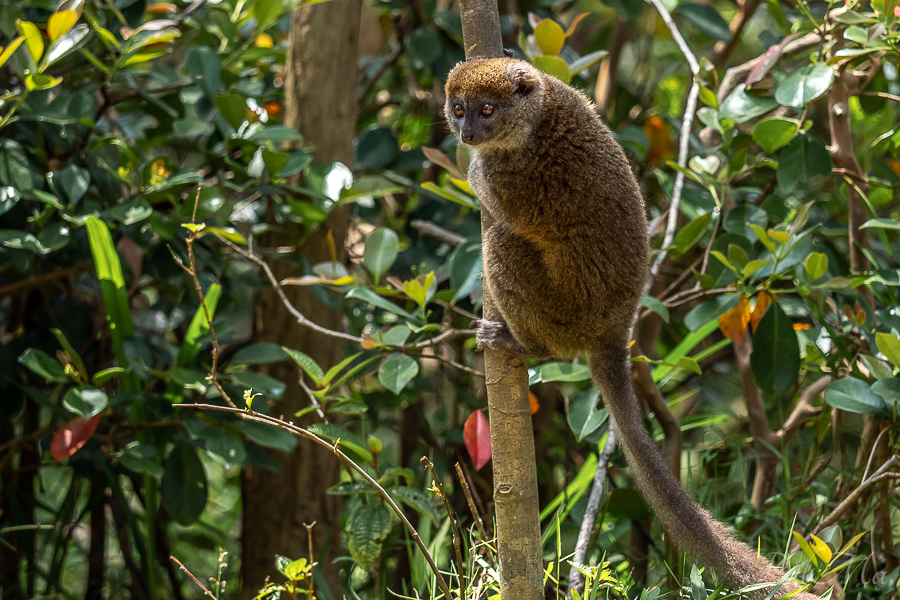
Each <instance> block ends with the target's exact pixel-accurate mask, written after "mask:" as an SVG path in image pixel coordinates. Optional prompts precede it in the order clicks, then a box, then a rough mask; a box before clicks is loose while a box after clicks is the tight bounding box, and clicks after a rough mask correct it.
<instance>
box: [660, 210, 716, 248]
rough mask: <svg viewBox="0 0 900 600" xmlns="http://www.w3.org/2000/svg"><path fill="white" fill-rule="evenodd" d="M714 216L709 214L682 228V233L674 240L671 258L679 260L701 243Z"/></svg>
mask: <svg viewBox="0 0 900 600" xmlns="http://www.w3.org/2000/svg"><path fill="white" fill-rule="evenodd" d="M712 216H713V215H712V212H708V213H706V214H703V215H700V216H699V217H697V218H696V219H694V220H693V221H691V222H690V223H688V224H687V225H685V226H684V227H682V228H681V231H679V232H678V234H677V235H675V239H674V240H672V249H671V250H669V256H671V257H672V258H673V259H675V258H678V257H679V256H681V255H682V254H684V253H685V252H687V251H688V250H690V249H691V248H692V247H693V246H694V244H696V243H697V242H699V241H700V240H701V239H702V238H703V235H704V234H705V233H706V228H707V227H708V226H709V222H710V220H711V219H712Z"/></svg>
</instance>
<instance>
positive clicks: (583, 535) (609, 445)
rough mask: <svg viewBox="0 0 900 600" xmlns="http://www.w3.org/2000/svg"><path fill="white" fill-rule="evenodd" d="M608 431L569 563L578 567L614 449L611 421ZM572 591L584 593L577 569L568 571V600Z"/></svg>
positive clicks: (584, 550)
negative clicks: (573, 552) (607, 465)
mask: <svg viewBox="0 0 900 600" xmlns="http://www.w3.org/2000/svg"><path fill="white" fill-rule="evenodd" d="M608 431H609V433H607V435H606V444H604V446H603V452H601V453H600V458H599V459H598V460H597V470H596V471H595V472H594V480H593V482H592V483H591V493H590V495H589V496H588V503H587V508H586V509H585V511H584V518H583V519H582V520H581V529H579V530H578V540H577V541H576V542H575V554H574V555H573V556H572V561H571V562H573V563H576V564H579V565H581V564H584V563H585V561H586V560H587V549H588V543H589V542H590V539H591V532H592V531H593V529H594V526H595V525H596V522H597V513H599V512H600V498H601V497H602V496H603V484H604V482H605V481H606V463H608V462H609V457H610V456H611V455H612V453H613V450H614V449H615V447H616V428H615V424H614V423H613V421H612V420H610V422H609V430H608ZM574 590H577V591H578V592H579V593H581V592H583V591H584V575H582V574H581V571H579V570H578V569H570V570H569V589H568V590H567V592H566V596H567V597H568V598H569V599H570V600H571V598H572V592H573V591H574Z"/></svg>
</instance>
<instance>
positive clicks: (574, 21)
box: [566, 12, 591, 37]
mask: <svg viewBox="0 0 900 600" xmlns="http://www.w3.org/2000/svg"><path fill="white" fill-rule="evenodd" d="M589 14H591V13H586V12H585V13H581V14H580V15H578V16H577V17H575V18H574V19H572V24H571V25H569V28H568V29H566V37H569V36H570V35H572V34H573V33H575V28H576V27H578V24H579V23H581V20H582V19H583V18H585V17H586V16H588V15H589Z"/></svg>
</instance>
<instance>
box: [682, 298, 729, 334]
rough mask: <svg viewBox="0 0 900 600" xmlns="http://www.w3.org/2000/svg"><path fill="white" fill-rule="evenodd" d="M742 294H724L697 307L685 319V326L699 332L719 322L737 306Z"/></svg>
mask: <svg viewBox="0 0 900 600" xmlns="http://www.w3.org/2000/svg"><path fill="white" fill-rule="evenodd" d="M740 298H741V295H740V294H723V295H722V296H717V297H715V298H713V299H711V300H707V301H706V302H704V303H702V304H700V305H698V306H695V307H694V308H692V309H691V311H690V312H689V313H688V314H686V315H685V317H684V325H685V327H687V328H688V329H690V330H691V331H697V330H698V329H700V328H701V327H702V326H703V325H706V324H707V323H709V322H710V321H713V320H717V319H718V318H719V317H721V316H722V315H724V314H725V313H727V312H728V311H729V310H731V309H732V308H734V307H735V306H737V304H738V300H740Z"/></svg>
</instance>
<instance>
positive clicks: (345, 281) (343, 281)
mask: <svg viewBox="0 0 900 600" xmlns="http://www.w3.org/2000/svg"><path fill="white" fill-rule="evenodd" d="M354 281H355V280H354V279H353V276H352V275H344V276H343V277H339V278H337V279H334V280H332V281H326V282H324V283H327V284H328V285H349V284H351V283H353V282H354Z"/></svg>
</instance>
